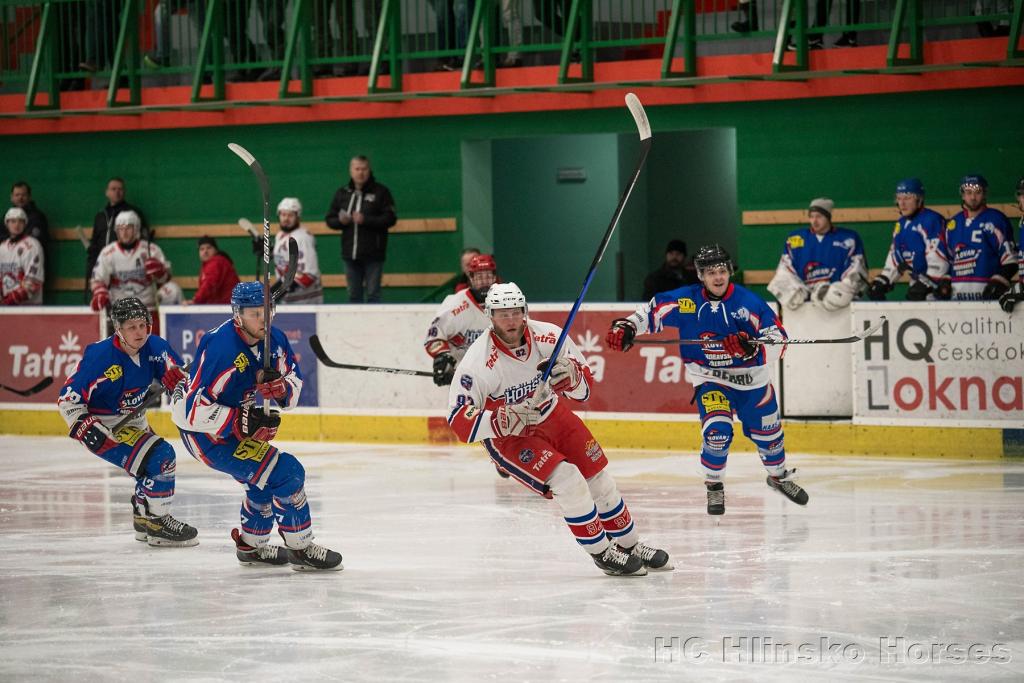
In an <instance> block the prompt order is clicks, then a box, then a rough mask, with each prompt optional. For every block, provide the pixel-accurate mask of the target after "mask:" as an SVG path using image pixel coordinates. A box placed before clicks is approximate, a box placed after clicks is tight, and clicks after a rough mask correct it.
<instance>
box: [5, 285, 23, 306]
mask: <svg viewBox="0 0 1024 683" xmlns="http://www.w3.org/2000/svg"><path fill="white" fill-rule="evenodd" d="M26 299H28V290H27V289H25V288H24V287H15V288H14V289H12V290H11V291H10V292H8V293H7V296H5V297H4V301H3V304H4V306H17V305H18V304H20V303H21V302H23V301H25V300H26Z"/></svg>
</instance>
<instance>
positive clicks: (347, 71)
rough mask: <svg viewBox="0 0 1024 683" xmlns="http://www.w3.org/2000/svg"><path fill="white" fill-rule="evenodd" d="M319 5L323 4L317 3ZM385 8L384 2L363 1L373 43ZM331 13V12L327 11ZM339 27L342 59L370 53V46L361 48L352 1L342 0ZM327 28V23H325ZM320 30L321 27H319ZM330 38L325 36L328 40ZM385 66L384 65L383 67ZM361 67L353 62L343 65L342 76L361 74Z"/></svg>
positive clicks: (366, 22) (381, 0) (366, 24)
mask: <svg viewBox="0 0 1024 683" xmlns="http://www.w3.org/2000/svg"><path fill="white" fill-rule="evenodd" d="M316 4H317V5H319V4H321V3H316ZM383 6H384V0H363V19H364V21H365V27H366V33H367V35H368V36H369V41H368V42H371V43H372V41H373V40H374V39H375V38H376V35H377V33H376V31H377V25H378V24H379V23H380V15H381V10H382V9H383ZM325 12H329V10H325ZM338 23H339V24H340V26H339V27H338V28H339V30H340V32H341V56H342V57H355V56H356V55H358V54H360V53H363V54H366V53H368V52H369V51H370V50H369V45H366V46H365V47H363V48H361V47H360V41H359V29H358V27H357V25H356V8H355V3H354V2H352V1H351V0H341V14H340V15H339V19H338ZM324 26H327V23H326V22H325V23H324ZM318 28H319V27H318ZM327 37H328V36H327V35H326V34H325V35H324V36H323V38H324V39H326V38H327ZM382 66H383V65H382ZM359 71H360V69H359V67H357V66H356V64H355V63H353V62H347V63H345V64H342V65H341V72H340V74H339V75H341V76H350V75H353V74H355V73H357V72H359Z"/></svg>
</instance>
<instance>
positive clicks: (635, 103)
mask: <svg viewBox="0 0 1024 683" xmlns="http://www.w3.org/2000/svg"><path fill="white" fill-rule="evenodd" d="M626 106H627V107H629V113H630V114H632V115H633V121H634V122H635V123H636V128H637V132H638V133H639V134H640V157H639V158H638V159H637V162H636V169H635V170H634V171H633V177H631V178H630V179H629V184H628V185H626V189H625V190H624V191H623V192H622V196H621V197H619V205H618V206H616V207H615V213H613V214H612V220H611V222H610V223H609V224H608V229H607V230H605V233H604V239H602V240H601V246H599V247H598V248H597V253H596V254H594V260H593V262H592V263H591V264H590V270H589V271H587V277H586V278H585V279H584V280H583V288H582V289H581V290H580V295H579V296H578V297H576V301H575V303H573V305H572V310H570V311H569V316H568V317H567V318H566V319H565V324H564V325H563V326H562V332H561V334H559V335H558V341H557V342H555V348H554V350H552V352H551V361H552V362H550V363H548V364H547V367H546V368H544V374H543V375H541V378H540V380H541V382H542V383H543V382H546V381H547V380H548V377H550V376H551V369H552V368H553V367H554V365H555V364H554V361H555V359H557V358H558V354H559V352H560V351H561V350H562V346H563V345H564V344H565V339H566V337H567V336H568V335H569V328H570V327H572V321H573V320H574V319H575V318H576V313H578V312H579V310H580V305H581V304H582V303H583V297H584V296H585V295H586V293H587V288H588V287H590V281H591V280H593V279H594V273H596V272H597V266H598V264H599V263H601V259H602V258H603V257H604V252H605V249H607V248H608V242H609V241H611V239H612V233H613V232H615V226H616V225H618V224H619V218H620V217H621V216H622V210H623V209H624V208H625V207H626V201H627V200H628V199H629V195H630V194H632V192H633V187H634V186H636V180H637V178H639V177H640V171H642V170H643V168H644V163H645V162H646V161H647V154H648V152H650V151H651V142H652V140H651V124H650V123H649V122H648V121H647V113H646V112H645V111H644V107H643V105H642V104H640V100H639V99H637V96H636V95H634V94H633V93H626Z"/></svg>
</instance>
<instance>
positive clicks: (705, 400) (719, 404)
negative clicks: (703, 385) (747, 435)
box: [700, 391, 732, 413]
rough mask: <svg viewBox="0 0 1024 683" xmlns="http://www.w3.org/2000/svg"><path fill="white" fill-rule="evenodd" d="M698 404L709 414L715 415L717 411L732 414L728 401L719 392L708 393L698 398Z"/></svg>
mask: <svg viewBox="0 0 1024 683" xmlns="http://www.w3.org/2000/svg"><path fill="white" fill-rule="evenodd" d="M700 404H701V405H702V406H704V410H705V411H707V412H709V413H717V412H718V411H726V412H732V407H731V406H730V405H729V399H727V398H726V397H725V394H723V393H722V392H721V391H709V392H708V393H706V394H704V395H703V396H701V397H700Z"/></svg>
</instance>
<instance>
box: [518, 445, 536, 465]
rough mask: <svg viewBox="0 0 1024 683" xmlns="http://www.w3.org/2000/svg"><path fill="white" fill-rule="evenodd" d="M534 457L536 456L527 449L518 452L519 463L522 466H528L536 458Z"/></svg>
mask: <svg viewBox="0 0 1024 683" xmlns="http://www.w3.org/2000/svg"><path fill="white" fill-rule="evenodd" d="M536 455H537V454H536V453H534V452H533V451H531V450H530V449H529V448H524V449H523V450H521V451H519V462H521V463H523V464H524V465H528V464H529V463H530V462H531V461H532V460H533V459H534V458H535V457H536Z"/></svg>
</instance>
